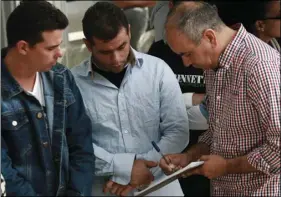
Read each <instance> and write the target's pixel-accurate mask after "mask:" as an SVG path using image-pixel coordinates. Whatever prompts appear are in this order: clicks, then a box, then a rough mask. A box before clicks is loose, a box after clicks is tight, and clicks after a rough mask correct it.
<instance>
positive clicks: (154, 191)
mask: <svg viewBox="0 0 281 197" xmlns="http://www.w3.org/2000/svg"><path fill="white" fill-rule="evenodd" d="M203 163H204V161H196V162H191V163H190V164H189V165H187V166H186V167H184V168H182V169H180V170H178V171H176V172H174V173H173V174H170V175H169V176H166V175H164V176H163V178H161V179H159V180H157V181H154V182H152V183H151V184H150V186H149V187H147V188H146V189H143V190H142V191H139V192H135V193H134V196H144V195H146V196H161V194H162V196H163V195H165V196H170V195H167V192H168V190H173V191H176V190H175V188H170V189H169V186H170V185H171V186H172V185H173V183H176V182H175V180H176V181H178V180H177V177H178V176H179V175H180V174H182V173H184V172H186V171H188V170H191V169H193V168H196V167H198V166H200V165H202V164H203ZM165 188H167V189H168V190H166V189H165ZM161 191H162V192H161ZM163 192H166V194H163Z"/></svg>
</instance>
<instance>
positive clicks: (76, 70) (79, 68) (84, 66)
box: [70, 58, 91, 77]
mask: <svg viewBox="0 0 281 197" xmlns="http://www.w3.org/2000/svg"><path fill="white" fill-rule="evenodd" d="M90 63H91V60H90V58H87V59H84V60H83V61H82V62H80V64H78V65H75V66H74V67H72V68H71V70H70V71H71V73H72V74H73V75H74V76H75V77H76V76H81V75H82V76H84V75H86V74H87V70H88V67H89V64H90Z"/></svg>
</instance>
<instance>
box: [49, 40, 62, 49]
mask: <svg viewBox="0 0 281 197" xmlns="http://www.w3.org/2000/svg"><path fill="white" fill-rule="evenodd" d="M61 43H62V41H61V42H60V43H59V44H56V45H52V46H47V47H45V48H48V49H50V48H56V47H58V46H60V45H61Z"/></svg>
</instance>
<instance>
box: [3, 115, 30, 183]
mask: <svg viewBox="0 0 281 197" xmlns="http://www.w3.org/2000/svg"><path fill="white" fill-rule="evenodd" d="M1 121H2V122H1V127H2V129H1V130H2V136H3V138H4V140H5V143H6V145H7V147H8V150H9V152H10V153H12V154H10V155H9V156H10V157H11V159H12V161H13V162H14V163H13V165H14V168H16V169H17V171H18V172H19V173H20V174H22V175H23V176H25V177H26V178H27V179H28V180H30V178H31V168H30V160H31V158H30V155H31V149H32V144H31V139H32V134H31V128H30V124H29V120H28V118H27V116H26V114H25V113H24V112H19V113H15V114H12V115H2V118H1Z"/></svg>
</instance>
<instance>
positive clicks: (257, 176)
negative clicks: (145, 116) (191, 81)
mask: <svg viewBox="0 0 281 197" xmlns="http://www.w3.org/2000/svg"><path fill="white" fill-rule="evenodd" d="M205 80H206V91H207V100H206V102H207V108H208V111H209V114H210V117H209V130H208V131H207V132H205V133H204V134H203V135H201V136H200V139H199V141H200V142H205V143H207V144H208V145H210V150H211V154H215V155H221V156H223V157H224V158H227V159H230V158H236V157H239V156H247V159H248V162H249V163H250V164H251V165H252V166H254V167H255V168H256V169H258V170H259V172H254V173H248V174H228V175H226V176H222V177H219V178H216V179H213V180H212V181H211V183H212V187H211V188H212V191H211V193H212V195H214V196H280V54H279V53H278V52H277V51H276V50H274V49H272V48H271V47H270V46H269V45H268V44H266V43H264V42H263V41H261V40H259V39H258V38H256V37H255V36H253V35H252V34H250V33H248V32H247V31H246V30H245V28H244V27H243V26H242V25H241V26H240V27H239V30H238V32H237V35H236V36H235V38H234V40H233V41H232V42H231V43H230V44H229V45H228V46H227V48H226V50H225V51H224V52H223V53H222V54H221V56H220V58H219V68H218V69H217V71H214V70H207V71H205Z"/></svg>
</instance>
